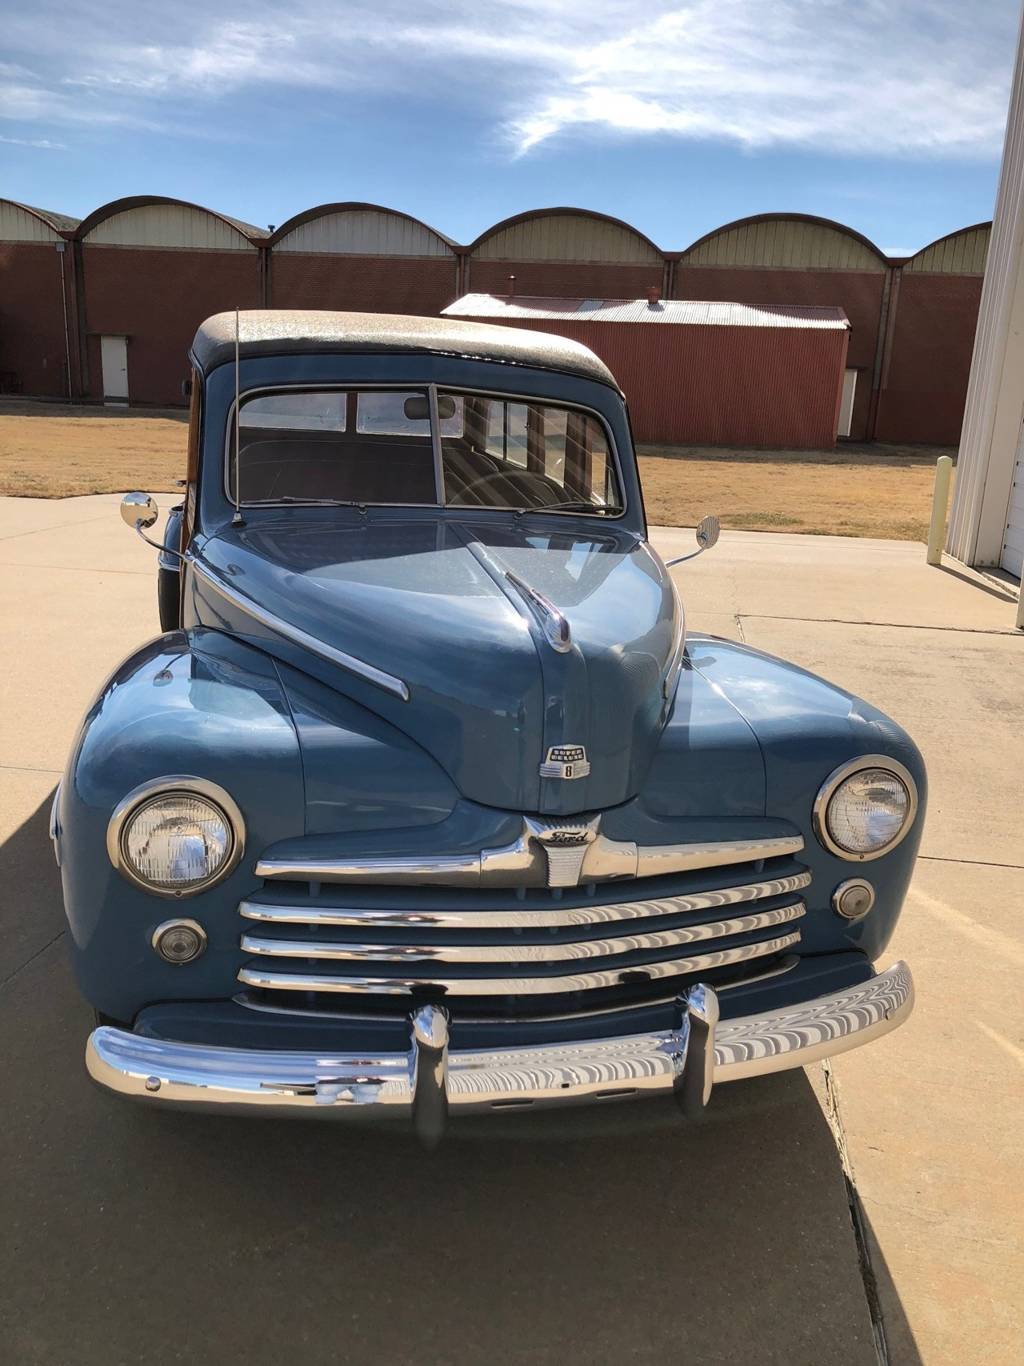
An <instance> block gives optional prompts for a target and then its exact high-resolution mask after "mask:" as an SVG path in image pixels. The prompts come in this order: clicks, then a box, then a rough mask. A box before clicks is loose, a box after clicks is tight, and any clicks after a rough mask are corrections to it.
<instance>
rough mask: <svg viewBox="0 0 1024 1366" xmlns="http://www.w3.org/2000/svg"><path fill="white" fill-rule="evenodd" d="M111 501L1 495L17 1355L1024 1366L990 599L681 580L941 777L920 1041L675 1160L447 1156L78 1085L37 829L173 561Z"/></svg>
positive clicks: (2, 748)
mask: <svg viewBox="0 0 1024 1366" xmlns="http://www.w3.org/2000/svg"><path fill="white" fill-rule="evenodd" d="M164 501H165V502H169V501H170V500H169V499H165V500H164ZM117 502H118V498H117V497H116V496H102V497H98V498H80V499H70V500H65V501H62V502H43V501H32V500H16V499H4V500H0V619H2V624H3V640H4V643H5V650H4V663H3V671H2V676H0V717H2V723H0V732H2V742H0V838H2V839H3V845H2V849H0V907H2V910H0V929H2V937H0V979H2V990H0V1033H2V1037H3V1039H4V1041H5V1047H4V1050H3V1068H4V1071H3V1079H2V1085H3V1098H2V1105H3V1111H2V1113H3V1124H2V1125H0V1170H2V1172H3V1178H4V1179H3V1205H4V1210H3V1240H2V1245H0V1359H2V1360H4V1361H10V1362H12V1363H17V1366H21V1364H22V1363H37V1362H38V1363H44V1362H45V1363H47V1366H52V1363H60V1366H78V1364H79V1363H82V1366H86V1364H87V1363H88V1364H89V1366H91V1364H92V1363H96V1364H97V1366H100V1364H102V1366H116V1364H117V1363H122V1362H123V1363H135V1362H143V1361H146V1362H154V1363H165V1362H174V1361H182V1362H207V1361H221V1360H223V1361H233V1360H236V1359H243V1358H244V1359H245V1360H246V1361H247V1362H248V1363H250V1366H262V1363H268V1364H269V1363H279V1362H294V1363H303V1366H305V1363H320V1362H328V1361H330V1362H335V1361H339V1360H340V1361H348V1362H353V1363H363V1362H367V1363H370V1362H387V1363H400V1362H416V1363H421V1362H424V1361H427V1362H445V1363H458V1366H462V1364H463V1363H465V1364H466V1366H469V1364H470V1363H472V1366H478V1364H479V1363H490V1362H529V1363H534V1362H537V1363H540V1362H557V1363H559V1366H565V1363H567V1362H572V1363H576V1362H581V1363H591V1362H594V1363H620V1362H626V1361H629V1362H632V1361H636V1362H677V1361H678V1362H701V1363H711V1362H728V1363H730V1364H731V1366H746V1364H747V1363H758V1364H760V1363H780V1366H783V1364H784V1366H804V1364H805V1363H806V1366H826V1364H827V1363H837V1366H875V1363H877V1362H878V1361H879V1360H881V1361H886V1360H888V1361H890V1362H892V1363H898V1364H899V1366H912V1364H913V1363H917V1362H919V1361H920V1362H924V1363H926V1364H927V1366H933V1364H934V1366H939V1363H942V1364H943V1366H945V1363H949V1364H950V1366H953V1363H956V1366H962V1363H965V1362H974V1361H979V1362H980V1361H985V1362H986V1363H992V1364H993V1366H995V1363H1001V1362H1010V1361H1014V1362H1016V1361H1018V1360H1019V1346H1020V1341H1021V1340H1022V1327H1024V1325H1022V1324H1021V1319H1020V1309H1019V1301H1020V1297H1019V1287H1020V1285H1021V1284H1022V1283H1024V1255H1022V1250H1021V1243H1020V1230H1021V1218H1020V1215H1021V1203H1022V1201H1021V1195H1020V1171H1021V1169H1022V1160H1021V1158H1022V1154H1021V1151H1020V1148H1021V1141H1020V1136H1019V1135H1020V1113H1021V1110H1020V1106H1021V1100H1022V1094H1024V1087H1022V1076H1021V1072H1022V1062H1024V1048H1022V1042H1024V1041H1022V1038H1021V1020H1020V1006H1019V1001H1020V994H1021V993H1020V988H1019V980H1020V969H1021V964H1022V960H1024V932H1022V927H1021V913H1020V909H1019V908H1020V907H1021V906H1022V905H1024V839H1022V836H1021V834H1020V822H1021V817H1022V814H1024V805H1022V800H1021V782H1020V773H1021V771H1022V768H1024V724H1022V721H1024V716H1022V711H1024V707H1022V702H1024V638H1022V637H1021V636H1020V634H1019V633H1014V632H1013V629H1012V622H1013V616H1014V604H1013V601H1012V596H1011V594H1010V593H1009V592H1008V591H1007V590H1006V589H1005V588H1003V587H1001V586H999V585H998V584H995V583H991V582H989V581H987V580H985V579H982V578H981V577H980V576H976V575H972V574H969V573H965V572H964V571H960V570H958V569H956V567H954V566H950V567H948V568H947V569H946V570H945V571H939V570H929V569H927V568H926V567H925V566H924V561H923V553H924V552H923V548H922V547H920V546H916V545H908V544H901V543H895V542H866V541H844V540H839V539H834V538H813V537H798V536H782V535H779V536H774V535H759V534H753V533H742V532H737V533H726V534H725V535H724V536H723V539H722V543H721V544H720V546H719V547H718V548H717V549H716V550H715V551H714V552H713V553H712V554H709V555H706V556H704V557H703V558H702V559H701V560H698V561H696V562H694V563H692V564H690V565H686V566H681V567H680V569H679V570H678V571H677V572H678V576H679V582H680V585H681V587H682V589H683V592H684V596H685V600H686V603H687V607H688V611H689V614H690V621H691V624H692V625H694V626H699V627H702V628H706V629H709V630H711V631H714V632H717V633H719V634H722V635H728V636H731V637H734V638H738V639H743V640H746V641H747V642H748V643H750V644H752V645H755V646H757V647H759V648H763V649H766V650H770V651H773V652H776V653H779V654H782V655H785V656H788V657H790V658H792V659H795V660H797V661H798V662H800V663H802V664H804V665H806V666H807V667H809V668H811V669H814V670H816V671H818V672H820V673H823V674H825V675H827V676H829V677H831V678H834V679H836V680H838V681H840V682H842V683H843V684H844V685H846V686H848V687H850V688H852V689H853V690H855V691H857V692H860V693H863V695H864V696H866V697H867V698H869V699H870V700H871V701H872V702H875V703H877V704H878V705H880V706H881V707H883V708H885V709H886V710H887V711H889V712H890V713H891V714H892V715H893V716H894V717H895V718H896V719H897V720H899V721H901V722H903V723H904V724H905V725H906V726H908V728H909V729H910V730H911V731H912V732H913V733H914V735H915V737H916V738H917V740H918V742H919V743H920V744H921V746H922V748H923V750H924V752H925V757H926V759H927V760H928V762H929V767H930V771H931V785H932V800H931V809H930V811H929V816H928V825H927V829H926V832H925V836H924V845H923V857H922V859H921V861H920V864H919V869H918V874H917V877H916V880H915V883H914V887H913V890H912V893H911V897H910V900H909V902H908V906H907V910H906V913H905V915H904V917H903V920H902V922H901V925H900V929H899V932H898V935H897V939H896V942H895V943H894V944H893V945H892V946H891V949H890V952H889V953H888V954H887V955H886V960H885V961H886V962H888V961H891V960H892V959H894V958H896V957H898V956H902V957H906V958H907V959H909V961H910V962H911V964H912V965H913V968H914V971H915V974H916V977H917V984H918V992H919V1004H918V1008H917V1011H916V1013H915V1015H914V1017H913V1018H912V1020H911V1021H910V1022H909V1023H908V1024H907V1025H906V1026H905V1027H904V1028H903V1029H901V1030H899V1031H898V1032H897V1033H895V1034H893V1035H891V1036H890V1037H889V1038H887V1039H885V1040H883V1041H881V1042H879V1043H877V1044H876V1045H874V1046H873V1047H870V1048H868V1049H865V1050H863V1051H862V1052H859V1053H854V1054H849V1055H846V1056H844V1057H842V1058H840V1059H837V1060H836V1062H835V1063H834V1065H833V1066H832V1067H818V1068H815V1069H812V1070H811V1071H809V1072H808V1073H807V1074H804V1073H803V1072H797V1073H787V1074H783V1075H780V1076H778V1077H773V1078H764V1079H761V1080H758V1081H754V1082H749V1083H744V1084H736V1085H734V1086H731V1087H725V1088H722V1089H721V1090H720V1091H719V1092H716V1095H715V1098H714V1102H713V1106H712V1108H711V1109H710V1110H709V1112H708V1114H707V1116H706V1118H705V1120H704V1121H703V1122H702V1123H701V1124H699V1125H695V1126H691V1127H689V1128H685V1127H681V1126H679V1125H677V1124H676V1123H675V1120H674V1115H672V1114H671V1113H667V1112H666V1111H665V1110H664V1109H663V1108H662V1107H657V1108H656V1109H655V1110H653V1111H650V1112H647V1111H644V1112H642V1113H638V1112H636V1111H632V1110H630V1109H628V1108H623V1109H619V1110H614V1111H609V1112H605V1113H603V1115H602V1117H601V1124H600V1127H598V1126H597V1122H596V1120H593V1119H589V1118H587V1119H586V1120H585V1121H584V1120H583V1119H582V1118H573V1119H572V1120H568V1119H563V1118H551V1117H549V1118H548V1119H547V1120H545V1122H544V1123H540V1121H539V1120H537V1121H525V1123H529V1124H530V1128H529V1129H526V1128H525V1127H524V1121H523V1120H520V1121H518V1122H517V1123H513V1121H512V1119H511V1118H510V1119H509V1120H508V1121H507V1122H505V1123H503V1124H502V1125H501V1127H495V1126H493V1125H491V1124H487V1125H484V1126H476V1127H474V1128H473V1129H472V1130H467V1131H465V1132H459V1133H457V1134H456V1136H455V1137H452V1138H450V1139H449V1140H447V1141H446V1142H445V1144H444V1145H443V1146H442V1148H441V1149H440V1150H439V1152H437V1153H436V1154H434V1155H429V1156H428V1155H425V1154H423V1153H422V1152H421V1151H420V1150H419V1149H418V1148H417V1147H416V1146H415V1145H414V1144H413V1143H412V1142H410V1141H408V1140H406V1139H404V1138H397V1137H389V1138H385V1137H382V1136H380V1135H378V1134H375V1133H371V1132H364V1133H357V1132H352V1131H345V1132H343V1131H342V1129H341V1128H340V1127H335V1126H331V1125H324V1126H320V1125H296V1124H288V1123H280V1122H274V1121H262V1122H258V1123H257V1122H247V1121H240V1120H232V1119H225V1118H208V1117H202V1116H188V1115H173V1114H162V1113H159V1114H154V1113H149V1112H145V1111H140V1110H137V1109H133V1108H131V1107H128V1106H124V1105H120V1104H118V1103H117V1102H116V1101H114V1100H113V1099H110V1098H108V1097H106V1096H104V1095H101V1094H100V1093H99V1092H97V1091H96V1090H94V1089H93V1088H92V1087H91V1086H90V1084H89V1083H88V1081H87V1079H86V1077H85V1074H84V1071H83V1068H82V1064H81V1054H82V1046H83V1043H84V1038H85V1034H86V1032H87V1030H88V1029H89V1027H90V1024H91V1016H90V1012H89V1010H88V1009H87V1008H86V1007H85V1005H84V1004H83V1003H82V1002H81V1001H80V1000H79V998H78V997H77V995H76V993H75V990H74V987H73V985H72V983H71V980H70V975H69V972H68V969H67V967H66V964H65V958H64V951H63V945H62V943H61V938H62V933H63V920H62V912H61V907H60V891H59V883H58V879H57V874H56V869H55V867H54V863H53V859H52V856H51V853H50V849H49V843H48V839H47V816H48V807H49V802H50V799H51V795H52V793H53V790H54V787H55V784H56V782H57V778H58V776H59V773H60V770H61V769H62V767H63V764H64V761H65V758H66V755H67V751H68V748H69V745H70V743H71V740H72V737H73V734H74V729H75V726H76V724H77V722H78V719H79V717H80V715H81V713H82V711H83V710H84V709H85V707H86V706H87V704H88V702H89V699H90V697H91V696H92V694H93V692H94V691H95V690H96V688H97V687H98V686H99V685H100V684H101V682H102V681H103V679H104V678H105V677H106V675H107V674H108V673H109V672H110V670H111V668H112V667H113V666H114V665H115V664H116V663H117V662H118V661H119V659H120V658H121V657H122V656H123V655H125V654H126V653H128V651H129V650H130V649H131V648H132V647H134V646H135V645H136V644H138V643H140V642H141V641H143V640H144V639H146V638H147V637H149V636H151V635H153V634H155V633H156V631H157V622H156V606H155V579H154V574H155V565H154V557H153V553H152V552H151V551H149V550H148V549H147V548H146V547H145V546H143V545H142V544H141V543H140V542H139V541H138V540H137V539H136V538H135V537H134V536H132V535H131V533H130V532H129V531H127V530H126V529H125V528H124V527H123V526H122V524H121V522H120V519H119V518H118V515H117V508H116V505H117ZM654 540H655V543H656V544H658V545H659V547H660V548H661V549H662V550H663V551H664V552H665V553H669V552H677V553H678V551H681V550H682V549H685V548H686V547H687V546H688V545H689V544H690V543H691V542H690V534H689V533H682V532H677V531H669V530H665V531H659V532H656V533H655V535H654ZM637 1122H638V1123H639V1127H634V1126H635V1124H637Z"/></svg>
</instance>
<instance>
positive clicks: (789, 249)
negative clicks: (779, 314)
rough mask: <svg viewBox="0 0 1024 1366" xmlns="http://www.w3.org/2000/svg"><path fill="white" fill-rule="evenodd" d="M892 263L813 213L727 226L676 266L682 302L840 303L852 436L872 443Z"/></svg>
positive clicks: (684, 255)
mask: <svg viewBox="0 0 1024 1366" xmlns="http://www.w3.org/2000/svg"><path fill="white" fill-rule="evenodd" d="M888 279H889V271H888V263H887V261H886V258H885V256H884V255H883V254H882V252H881V251H879V249H878V248H877V247H876V246H875V245H874V243H873V242H870V241H869V240H868V239H867V238H866V237H864V236H862V235H861V234H860V233H859V232H855V231H854V230H853V229H852V228H848V227H846V226H844V225H843V224H842V223H835V222H833V221H832V220H831V219H828V218H816V217H813V216H812V215H810V214H799V213H791V214H783V213H765V214H757V215H755V216H754V217H751V218H741V219H737V221H736V222H734V223H726V224H724V225H723V226H722V227H720V228H716V229H715V230H714V231H713V232H709V233H707V234H705V236H704V237H701V238H699V239H698V240H697V241H696V242H694V243H693V245H692V246H691V247H688V248H687V249H686V250H685V251H684V252H682V253H681V254H680V256H679V259H678V261H676V262H675V265H674V268H673V272H672V288H671V294H672V297H673V298H676V299H732V300H734V301H736V302H738V303H744V304H818V305H829V304H838V305H839V306H840V307H841V308H842V309H843V310H844V311H845V313H846V316H847V317H848V318H849V320H850V326H851V331H850V346H849V354H848V357H847V365H848V367H849V369H850V370H852V371H853V372H854V374H853V375H851V376H850V377H849V386H850V387H851V388H852V414H851V417H850V426H849V434H850V436H851V437H853V438H855V439H865V438H866V437H867V436H868V433H869V429H870V422H871V413H872V399H871V395H872V391H873V389H874V385H875V377H876V374H877V368H878V355H879V347H880V345H881V337H882V323H883V313H884V310H885V304H886V299H887V284H888Z"/></svg>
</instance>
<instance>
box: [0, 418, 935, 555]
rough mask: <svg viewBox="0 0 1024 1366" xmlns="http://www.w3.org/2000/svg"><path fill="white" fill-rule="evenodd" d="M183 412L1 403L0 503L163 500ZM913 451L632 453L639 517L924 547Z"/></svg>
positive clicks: (177, 457)
mask: <svg viewBox="0 0 1024 1366" xmlns="http://www.w3.org/2000/svg"><path fill="white" fill-rule="evenodd" d="M185 437H186V421H185V414H184V413H183V412H179V411H173V410H167V411H161V412H154V411H146V412H145V413H143V412H140V411H139V410H134V411H133V410H129V409H124V410H119V409H116V408H89V407H85V408H69V407H66V406H64V405H60V404H44V403H33V402H30V401H28V400H14V399H4V400H0V494H7V495H11V496H14V497H22V498H67V497H70V496H72V495H74V494H82V493H117V492H121V491H124V490H127V489H135V488H141V489H146V490H148V491H150V492H153V493H159V492H163V491H172V490H174V488H175V484H174V481H175V480H176V479H179V478H180V477H181V476H182V474H183V473H184V468H185ZM943 453H944V451H943V450H942V449H940V448H936V447H921V446H905V447H897V446H842V447H840V448H839V449H838V450H837V451H835V452H832V451H827V452H826V451H820V452H819V451H750V450H719V449H714V450H712V449H707V448H701V447H665V446H641V447H640V467H641V476H642V478H643V486H644V498H645V501H646V504H647V517H648V520H649V521H651V522H652V523H655V524H658V525H665V526H692V525H694V523H696V522H697V521H698V520H699V519H700V518H701V517H702V516H703V515H704V513H706V512H717V513H718V514H719V516H720V517H721V519H722V525H723V526H727V527H734V528H739V529H742V530H747V531H802V532H811V533H816V534H819V535H838V536H880V537H887V538H893V539H896V540H920V541H923V540H925V539H926V537H927V527H928V515H929V510H930V504H931V489H932V479H933V476H934V470H935V460H936V458H937V456H939V455H941V454H943Z"/></svg>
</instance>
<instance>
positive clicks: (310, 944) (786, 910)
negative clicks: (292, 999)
mask: <svg viewBox="0 0 1024 1366" xmlns="http://www.w3.org/2000/svg"><path fill="white" fill-rule="evenodd" d="M803 914H804V905H803V902H801V901H794V902H791V903H790V904H789V905H788V906H779V907H777V908H776V909H775V910H771V911H760V912H759V913H757V914H756V915H742V916H737V917H736V918H735V919H732V920H713V921H711V922H710V923H709V924H704V925H683V926H680V927H679V928H677V929H671V930H654V931H652V932H650V933H645V934H631V935H625V936H622V937H620V938H615V939H583V940H576V941H575V942H572V943H565V942H562V943H552V944H523V943H518V944H517V943H514V942H513V943H510V944H345V943H329V942H326V943H325V942H324V941H323V940H319V941H318V940H313V939H264V938H261V937H260V936H259V935H253V934H243V935H242V951H243V952H244V953H252V954H257V955H261V956H270V957H276V958H328V959H337V960H340V961H344V962H356V963H359V962H364V963H365V962H367V961H368V960H372V961H378V962H390V963H395V964H399V963H562V962H572V961H573V960H574V959H579V958H611V957H613V956H614V955H615V954H618V953H639V952H651V951H657V950H658V949H673V948H678V947H679V946H680V945H683V944H696V943H699V942H700V941H701V940H705V939H725V938H728V937H729V936H730V935H734V934H750V933H752V932H753V931H754V930H766V929H773V928H775V926H777V925H785V924H788V923H789V922H790V921H793V920H799V919H800V917H801V916H802V915H803Z"/></svg>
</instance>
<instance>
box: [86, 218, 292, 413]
mask: <svg viewBox="0 0 1024 1366" xmlns="http://www.w3.org/2000/svg"><path fill="white" fill-rule="evenodd" d="M266 237H267V233H266V232H264V231H262V230H261V229H259V228H256V227H253V225H252V224H250V223H242V222H239V221H238V220H237V219H234V218H228V217H227V216H226V215H225V214H221V213H217V212H215V211H214V210H212V209H206V208H203V207H202V206H201V205H198V204H191V203H189V202H187V201H186V200H182V199H171V198H167V197H165V196H163V195H137V196H133V197H131V198H128V199H117V200H114V201H113V202H112V203H110V204H104V205H102V206H101V207H100V208H98V209H96V210H95V211H94V212H93V213H91V214H90V215H89V216H88V217H87V218H85V219H84V220H83V221H82V222H81V223H80V224H79V225H78V227H77V228H76V230H75V232H74V239H75V252H76V268H77V272H78V278H79V281H80V285H79V290H78V329H79V336H80V344H79V364H80V379H79V383H80V385H81V390H82V393H83V394H84V395H85V396H87V397H91V398H104V397H106V398H117V399H122V400H123V399H127V400H128V401H130V402H133V403H153V404H174V403H180V402H181V386H182V381H183V380H184V379H186V378H187V376H188V361H187V353H188V346H189V343H190V342H191V340H192V336H193V334H194V333H195V330H196V328H197V327H198V325H199V324H200V323H201V322H202V320H203V319H204V318H206V317H209V315H210V314H211V313H219V312H221V311H222V310H224V309H230V308H235V307H239V308H259V307H260V306H261V304H262V303H263V302H264V289H263V259H264V253H263V252H262V250H261V246H262V244H263V242H264V241H265V240H266Z"/></svg>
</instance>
